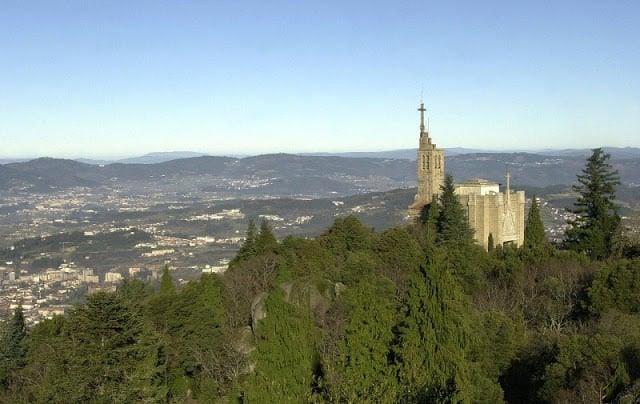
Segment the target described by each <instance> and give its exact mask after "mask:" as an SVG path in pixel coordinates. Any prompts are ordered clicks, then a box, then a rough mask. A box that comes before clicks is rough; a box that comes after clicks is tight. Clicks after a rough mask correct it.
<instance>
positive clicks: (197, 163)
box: [0, 148, 640, 196]
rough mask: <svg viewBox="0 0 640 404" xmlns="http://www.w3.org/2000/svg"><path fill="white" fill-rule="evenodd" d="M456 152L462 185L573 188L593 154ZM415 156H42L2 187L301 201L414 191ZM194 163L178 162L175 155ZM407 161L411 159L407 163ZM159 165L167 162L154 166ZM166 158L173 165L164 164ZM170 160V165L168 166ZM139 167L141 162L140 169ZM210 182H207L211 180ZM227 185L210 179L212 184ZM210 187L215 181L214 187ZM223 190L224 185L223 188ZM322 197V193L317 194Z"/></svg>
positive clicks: (616, 158)
mask: <svg viewBox="0 0 640 404" xmlns="http://www.w3.org/2000/svg"><path fill="white" fill-rule="evenodd" d="M463 151H466V150H463V149H454V150H450V151H449V155H448V157H447V160H446V166H445V167H446V170H447V172H450V173H451V174H452V175H453V176H454V178H455V180H456V181H462V180H465V179H470V178H486V179H489V180H493V181H496V182H502V180H503V178H504V176H505V173H506V172H507V171H509V172H510V173H511V176H512V184H514V186H517V185H520V186H531V187H544V186H549V185H555V184H573V183H575V179H576V174H578V173H580V171H581V170H582V168H583V167H584V164H585V156H588V155H589V154H590V151H589V150H563V151H557V150H556V151H553V153H554V154H544V153H542V151H541V152H539V153H524V152H514V153H507V152H501V153H487V152H482V153H479V152H476V153H462V152H463ZM607 151H608V152H609V153H611V154H612V159H611V162H612V164H613V165H614V167H615V168H616V169H618V171H619V172H620V176H621V179H622V181H623V183H626V184H629V185H638V183H639V180H638V179H639V178H640V149H637V148H624V149H615V148H608V149H607ZM409 153H412V156H413V155H415V150H396V151H390V152H380V153H374V155H375V156H377V157H372V156H370V155H368V154H366V153H356V154H355V156H356V157H354V154H352V153H348V154H347V153H341V154H339V155H338V156H333V155H293V154H267V155H260V156H252V157H244V158H237V157H213V156H198V157H194V156H193V155H194V154H197V153H192V152H178V153H153V154H150V155H146V156H142V157H140V158H138V159H129V160H127V161H129V162H125V163H123V162H118V163H107V164H101V165H96V164H87V163H86V162H79V161H74V160H64V159H52V158H39V159H35V160H31V161H25V162H14V163H7V164H0V187H1V189H2V190H4V191H11V190H14V191H16V190H22V191H33V192H46V191H48V190H59V189H66V188H70V187H76V186H84V187H99V186H117V185H118V184H123V183H127V182H131V181H138V182H140V181H143V182H149V183H153V182H159V181H160V182H163V183H167V182H174V183H176V184H178V188H177V190H178V189H179V185H180V184H182V183H189V182H193V181H189V180H190V179H194V178H197V177H199V178H200V179H199V181H200V182H199V185H198V186H199V187H200V188H199V189H200V190H203V191H215V190H217V189H219V187H221V186H226V185H224V184H228V183H233V182H234V181H235V182H238V181H245V182H247V181H252V182H253V183H255V182H260V181H262V183H263V185H261V186H262V187H263V188H262V189H259V190H255V191H264V192H265V193H270V192H271V193H275V194H276V195H289V196H295V195H300V194H305V195H306V194H308V195H329V194H331V193H336V194H341V195H346V194H355V193H358V192H371V191H384V190H388V189H392V188H403V187H408V186H413V185H414V184H415V181H416V168H415V162H414V161H412V160H411V159H409V158H406V156H407V155H408V154H409ZM185 155H186V156H187V158H178V159H174V158H173V157H176V156H185ZM402 156H405V157H402ZM154 159H156V160H159V161H160V162H157V163H152V162H151V161H153V160H154ZM165 159H167V160H165ZM162 160H165V161H162ZM134 162H135V163H134ZM205 177H206V178H205ZM210 178H214V179H220V180H222V179H224V181H223V182H220V181H213V180H211V181H209V180H208V179H210ZM207 181H209V182H207ZM221 184H222V185H221ZM315 191H317V192H315Z"/></svg>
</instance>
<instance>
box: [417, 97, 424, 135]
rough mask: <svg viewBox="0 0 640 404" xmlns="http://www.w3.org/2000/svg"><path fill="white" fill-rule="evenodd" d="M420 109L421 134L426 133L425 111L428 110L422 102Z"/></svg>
mask: <svg viewBox="0 0 640 404" xmlns="http://www.w3.org/2000/svg"><path fill="white" fill-rule="evenodd" d="M418 111H420V134H421V135H422V134H423V133H424V112H425V111H426V109H425V108H424V103H422V102H421V103H420V108H418Z"/></svg>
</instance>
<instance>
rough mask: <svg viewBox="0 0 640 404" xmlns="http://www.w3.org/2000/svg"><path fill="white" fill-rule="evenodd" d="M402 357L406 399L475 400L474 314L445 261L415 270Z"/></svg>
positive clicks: (398, 352)
mask: <svg viewBox="0 0 640 404" xmlns="http://www.w3.org/2000/svg"><path fill="white" fill-rule="evenodd" d="M406 310H407V312H406V317H405V318H404V319H403V321H402V323H401V324H400V326H399V333H400V335H399V343H398V347H397V349H396V356H397V358H398V362H399V372H398V375H399V379H400V383H401V386H402V389H403V390H404V391H403V392H402V393H401V396H400V399H401V400H400V401H402V402H464V401H468V402H471V401H472V400H471V398H472V390H473V389H472V388H471V386H470V380H469V379H470V375H469V364H468V363H467V359H466V353H467V345H468V343H469V338H470V331H471V329H470V325H469V324H468V323H467V321H468V313H465V311H466V310H467V309H466V308H465V307H464V305H463V300H462V299H461V296H460V290H459V289H458V285H457V282H455V280H454V279H453V278H452V276H451V274H450V273H449V272H448V271H446V270H443V269H442V268H441V267H440V266H439V265H431V266H429V268H428V271H427V270H425V269H423V270H422V273H414V274H412V284H411V288H410V289H409V292H408V298H407V309H406Z"/></svg>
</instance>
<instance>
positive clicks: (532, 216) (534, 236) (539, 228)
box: [524, 195, 546, 248]
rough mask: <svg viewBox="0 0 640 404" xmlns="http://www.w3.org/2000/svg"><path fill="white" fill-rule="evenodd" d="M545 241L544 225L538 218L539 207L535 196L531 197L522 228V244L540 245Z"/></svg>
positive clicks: (527, 245)
mask: <svg viewBox="0 0 640 404" xmlns="http://www.w3.org/2000/svg"><path fill="white" fill-rule="evenodd" d="M545 242H546V239H545V235H544V225H543V224H542V219H541V218H540V208H539V207H538V201H537V200H536V196H535V195H533V196H532V197H531V207H530V208H529V215H528V216H527V224H526V226H525V228H524V245H525V246H526V247H528V248H533V247H536V246H540V245H542V244H544V243H545Z"/></svg>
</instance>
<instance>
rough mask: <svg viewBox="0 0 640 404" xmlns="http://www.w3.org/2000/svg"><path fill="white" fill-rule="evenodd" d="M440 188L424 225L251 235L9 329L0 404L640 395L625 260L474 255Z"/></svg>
mask: <svg viewBox="0 0 640 404" xmlns="http://www.w3.org/2000/svg"><path fill="white" fill-rule="evenodd" d="M447 187H448V188H447V192H446V194H447V195H448V197H445V198H443V199H441V201H440V202H441V204H440V205H439V206H438V205H437V204H436V203H434V204H432V205H431V206H432V207H433V208H432V209H429V210H428V212H426V213H427V216H426V222H425V223H416V224H413V225H411V226H409V227H406V228H405V227H398V228H393V229H389V230H387V231H385V232H383V233H381V234H375V233H374V232H373V231H372V230H371V229H369V228H367V227H366V226H363V225H362V223H360V222H359V221H358V219H356V218H355V217H353V216H349V217H343V218H337V219H336V221H335V222H334V224H333V225H332V226H331V227H330V228H329V229H328V230H327V231H326V232H325V233H323V234H322V235H321V236H319V237H317V238H316V239H300V238H295V237H286V238H285V239H284V240H283V241H282V242H281V243H278V241H277V240H276V239H275V237H273V234H272V233H271V229H270V228H269V227H268V226H267V225H266V223H263V226H261V229H260V232H259V233H258V232H257V231H256V229H255V226H251V225H250V229H249V230H248V233H249V237H248V240H251V241H249V242H248V243H247V242H245V245H243V248H244V250H243V253H242V254H239V255H238V256H237V257H236V259H234V263H233V264H232V265H231V267H230V268H229V269H228V270H227V271H226V272H225V273H224V274H223V275H204V276H202V277H201V279H199V280H197V281H192V282H189V283H187V284H185V285H184V286H182V288H181V289H176V285H174V283H173V281H172V279H171V274H170V272H169V270H168V268H165V270H164V271H163V274H162V278H161V281H160V287H159V290H158V291H157V292H154V291H153V289H152V288H151V287H150V286H149V285H148V284H145V283H142V282H140V281H136V280H126V281H124V282H123V283H122V285H121V286H120V288H119V289H118V291H117V293H98V294H95V295H91V296H89V297H88V298H87V302H86V304H83V305H80V306H78V307H77V308H76V309H75V310H74V311H73V312H72V313H71V314H69V315H68V317H66V318H65V317H56V318H54V319H53V320H47V321H43V322H42V323H40V324H38V325H36V326H35V327H34V328H33V329H32V330H31V331H30V332H27V333H26V335H25V333H24V332H25V329H24V325H22V326H15V325H19V323H20V321H18V320H19V316H16V315H14V319H15V320H16V321H15V322H14V323H13V324H14V326H15V327H14V326H12V325H11V324H12V322H11V321H9V322H6V323H4V324H3V325H2V326H1V328H0V329H2V331H3V334H2V336H1V338H2V341H1V342H2V344H1V345H0V355H1V356H0V358H2V359H3V362H2V366H3V368H2V372H3V373H2V377H3V390H2V391H1V392H0V397H1V399H0V401H3V402H193V403H197V402H203V403H205V402H206V403H208V402H233V401H235V400H239V401H240V402H249V403H251V402H296V403H297V402H409V403H411V402H425V403H432V402H433V403H451V402H487V403H494V402H500V401H502V400H503V399H505V400H506V401H508V402H519V403H534V402H535V403H538V402H599V401H600V400H613V399H614V396H616V395H617V394H618V393H619V392H620V391H622V390H623V389H624V388H625V387H627V386H629V389H628V390H625V391H627V393H628V392H633V391H634V390H633V389H634V388H636V387H637V386H640V343H638V342H637V341H640V320H639V319H638V315H637V314H638V310H639V309H640V307H639V305H638V298H637V296H638V295H640V278H639V276H638V274H640V267H639V266H638V265H639V262H640V261H638V260H637V259H628V260H622V259H617V260H616V259H610V260H607V261H592V260H590V259H589V258H588V257H587V256H586V255H585V254H583V253H582V251H580V252H576V251H566V250H565V251H556V250H555V249H554V248H553V247H552V246H550V245H547V243H544V242H543V244H545V246H544V247H543V248H540V246H537V245H536V242H535V240H537V241H540V239H539V238H537V237H533V238H531V237H532V236H531V234H535V232H533V233H531V232H529V233H528V235H529V236H530V237H529V238H530V239H531V240H532V242H531V244H529V246H530V247H533V248H522V249H518V248H510V247H506V248H502V247H501V246H498V247H497V248H496V249H495V251H493V252H492V253H491V254H487V253H486V252H485V251H483V250H482V248H481V247H479V246H477V245H475V243H473V242H472V241H473V234H472V233H467V234H463V233H465V231H464V225H465V224H466V218H465V217H464V214H462V215H457V214H452V212H454V213H455V209H453V210H452V209H451V206H453V205H455V204H453V205H452V203H453V201H454V200H455V194H453V192H452V180H451V179H450V178H449V180H448V182H447ZM451 197H454V199H451ZM445 207H446V208H445ZM436 208H440V209H441V210H439V209H436ZM458 213H460V212H458ZM462 213H464V212H462ZM530 215H531V212H530ZM533 216H535V215H533ZM534 221H535V220H533V219H531V220H530V223H533V222H534ZM455 223H457V224H455ZM251 227H253V230H251ZM461 229H462V232H461V231H460V230H461ZM263 308H264V310H262V309H263ZM263 314H264V315H266V317H265V316H263ZM10 329H14V330H16V331H17V332H9V330H10ZM20 330H22V331H20ZM19 340H21V341H22V342H20V343H13V342H11V341H19ZM12 347H14V348H15V347H18V348H17V349H14V348H12ZM21 349H22V351H21ZM25 350H26V355H25ZM11 352H14V353H17V354H15V355H14V354H9V353H11ZM9 357H11V358H14V359H15V358H17V360H15V361H13V359H11V360H5V359H7V358H9ZM498 382H499V383H500V384H498ZM634 386H636V387H634ZM503 391H504V393H503ZM629 394H633V393H629Z"/></svg>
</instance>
